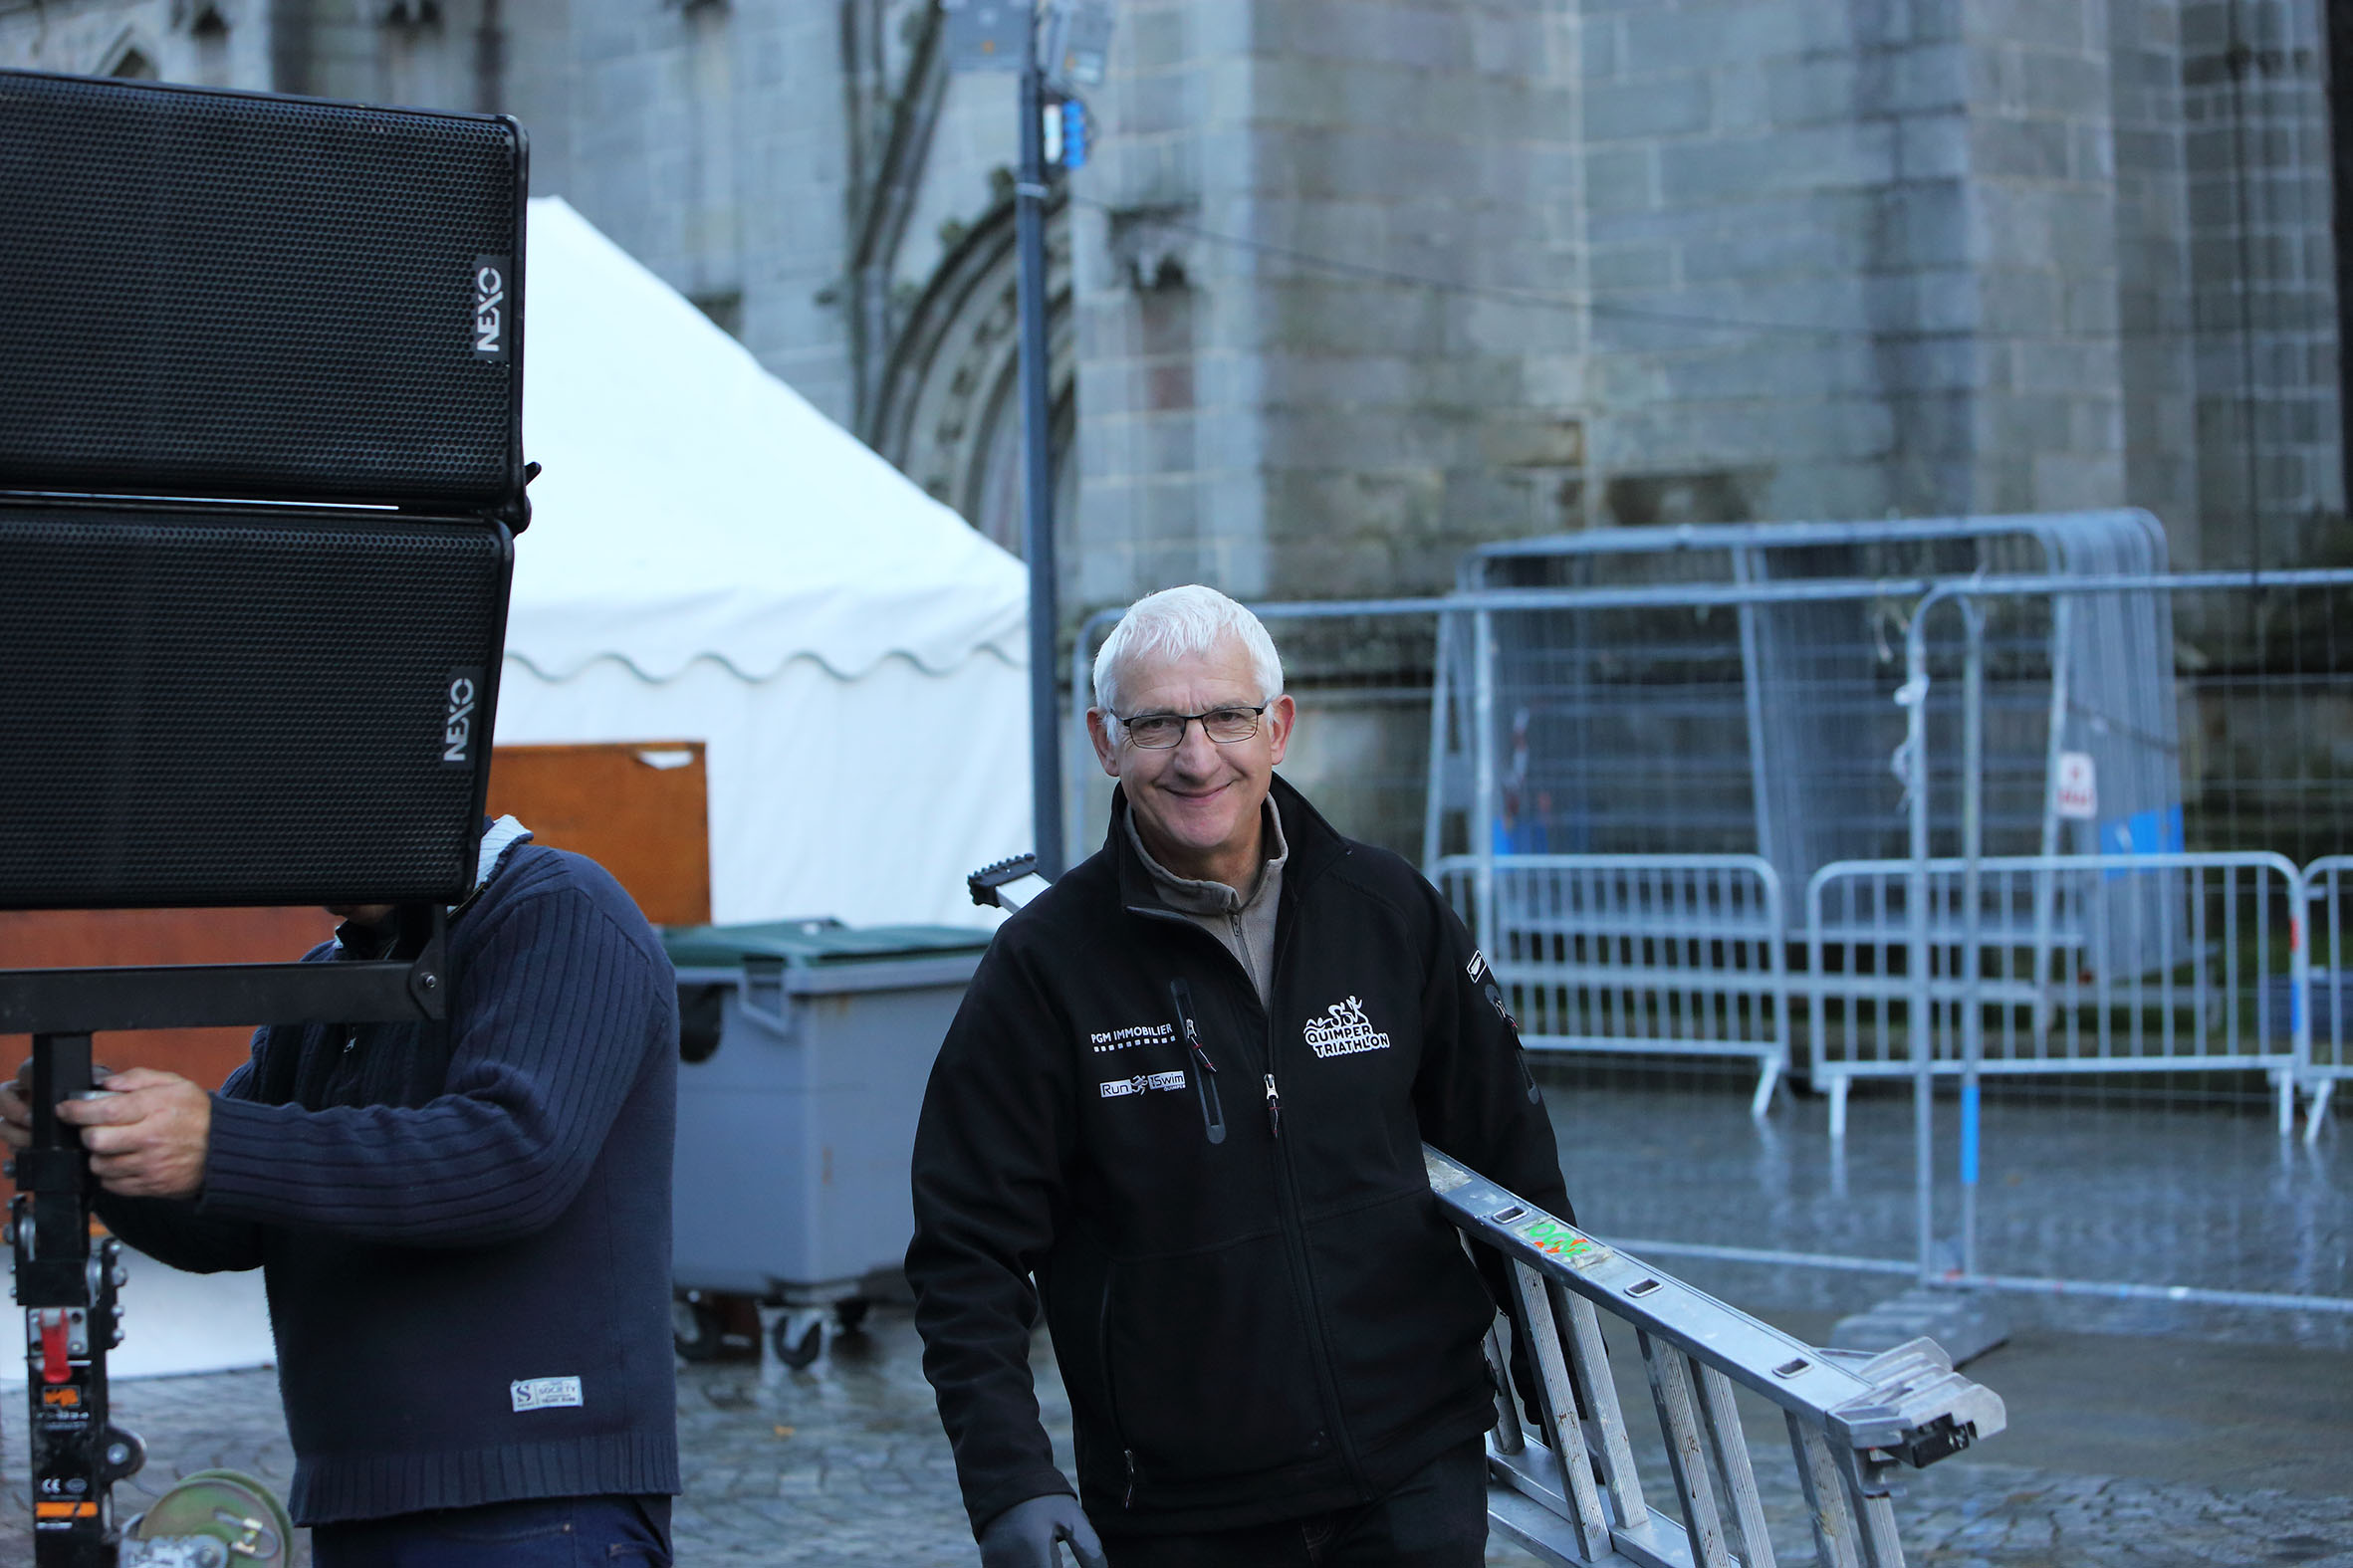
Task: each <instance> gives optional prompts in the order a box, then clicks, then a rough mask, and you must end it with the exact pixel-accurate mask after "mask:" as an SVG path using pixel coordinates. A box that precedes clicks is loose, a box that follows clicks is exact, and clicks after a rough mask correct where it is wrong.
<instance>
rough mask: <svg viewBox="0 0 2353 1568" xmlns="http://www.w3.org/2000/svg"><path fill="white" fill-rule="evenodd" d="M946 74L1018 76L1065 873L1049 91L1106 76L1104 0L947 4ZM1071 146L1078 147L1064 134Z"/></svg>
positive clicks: (1046, 791) (1039, 626)
mask: <svg viewBox="0 0 2353 1568" xmlns="http://www.w3.org/2000/svg"><path fill="white" fill-rule="evenodd" d="M942 9H943V10H944V11H945V12H946V13H947V51H948V63H949V67H950V69H951V70H958V71H1000V72H1002V71H1018V72H1019V73H1020V74H1021V90H1020V94H1019V99H1020V110H1019V114H1020V133H1021V135H1020V162H1019V164H1018V166H1017V168H1016V171H1015V175H1014V185H1013V201H1014V207H1013V219H1014V259H1015V264H1016V266H1017V268H1018V269H1019V275H1020V276H1019V282H1018V299H1019V302H1020V306H1021V329H1020V350H1021V406H1022V501H1023V516H1022V556H1023V559H1024V560H1027V561H1028V563H1029V567H1030V790H1031V800H1032V813H1033V815H1032V821H1033V825H1034V830H1035V833H1036V836H1037V845H1036V849H1037V855H1038V869H1039V871H1040V873H1041V874H1043V875H1044V876H1046V877H1047V878H1049V879H1050V880H1051V879H1052V878H1054V877H1058V876H1059V875H1061V873H1062V871H1063V869H1064V865H1063V858H1064V857H1063V846H1062V769H1061V704H1060V701H1059V698H1060V692H1059V681H1058V680H1057V679H1056V673H1057V671H1058V670H1059V668H1060V666H1059V662H1058V659H1057V645H1058V633H1059V629H1060V610H1059V600H1058V596H1057V593H1056V584H1057V577H1056V568H1055V555H1054V545H1055V540H1054V488H1055V487H1054V388H1053V385H1052V380H1051V375H1052V367H1051V365H1050V363H1049V360H1048V357H1047V352H1048V350H1047V335H1046V199H1047V196H1048V195H1049V193H1050V192H1049V190H1048V187H1047V183H1046V176H1047V164H1046V110H1047V100H1048V96H1049V93H1050V90H1059V91H1060V92H1061V93H1063V94H1064V95H1065V96H1066V95H1067V93H1068V92H1069V90H1070V89H1071V88H1072V87H1076V86H1080V85H1088V84H1092V83H1094V82H1099V81H1101V80H1102V72H1103V50H1104V47H1105V45H1106V44H1107V43H1108V41H1109V37H1110V9H1109V6H1108V4H1107V0H1049V3H1048V4H1047V5H1045V6H1044V8H1043V9H1041V8H1038V7H1036V6H1033V5H1032V4H1029V3H1026V0H1016V3H1007V0H942ZM1062 139H1063V144H1064V146H1065V148H1067V147H1069V146H1071V145H1073V143H1072V142H1071V141H1070V140H1069V139H1068V138H1062Z"/></svg>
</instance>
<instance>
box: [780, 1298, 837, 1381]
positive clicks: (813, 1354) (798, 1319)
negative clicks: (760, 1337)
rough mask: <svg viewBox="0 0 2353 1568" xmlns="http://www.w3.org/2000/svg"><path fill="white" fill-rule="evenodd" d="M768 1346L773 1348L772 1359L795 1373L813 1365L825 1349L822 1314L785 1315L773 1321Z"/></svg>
mask: <svg viewBox="0 0 2353 1568" xmlns="http://www.w3.org/2000/svg"><path fill="white" fill-rule="evenodd" d="M770 1343H771V1344H773V1345H774V1346H775V1347H776V1358H777V1360H779V1361H781V1362H783V1363H784V1364H785V1365H786V1366H788V1367H791V1368H792V1369H793V1370H794V1371H795V1372H799V1371H802V1370H803V1369H804V1368H807V1367H810V1366H814V1365H815V1364H816V1362H817V1358H818V1356H819V1354H820V1353H821V1352H823V1351H824V1348H825V1316H824V1313H823V1312H811V1311H796V1312H787V1313H786V1314H785V1315H784V1316H783V1317H780V1318H778V1319H777V1320H776V1328H775V1330H774V1331H773V1333H772V1335H771V1338H770Z"/></svg>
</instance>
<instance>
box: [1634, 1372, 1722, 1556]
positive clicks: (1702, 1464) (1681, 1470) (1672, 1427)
mask: <svg viewBox="0 0 2353 1568" xmlns="http://www.w3.org/2000/svg"><path fill="white" fill-rule="evenodd" d="M1634 1337H1635V1342H1636V1343H1637V1344H1639V1345H1640V1346H1641V1347H1642V1365H1643V1370H1644V1371H1646V1372H1647V1373H1649V1375H1650V1397H1651V1400H1652V1402H1653V1403H1654V1404H1656V1405H1657V1406H1658V1412H1659V1430H1660V1431H1661V1432H1662V1433H1664V1434H1665V1435H1666V1439H1667V1469H1668V1472H1669V1473H1670V1474H1672V1475H1673V1476H1674V1477H1675V1495H1676V1499H1677V1500H1678V1501H1679V1502H1681V1503H1682V1504H1683V1530H1684V1534H1685V1535H1686V1536H1687V1537H1688V1538H1689V1539H1690V1541H1691V1549H1692V1557H1693V1559H1694V1560H1695V1561H1696V1562H1697V1563H1698V1564H1699V1565H1700V1568H1732V1552H1731V1549H1730V1548H1729V1547H1727V1546H1726V1545H1725V1541H1724V1521H1723V1519H1722V1518H1721V1517H1720V1516H1719V1515H1718V1513H1717V1509H1716V1488H1715V1487H1714V1485H1713V1484H1711V1483H1710V1481H1709V1478H1708V1453H1707V1450H1706V1449H1705V1448H1704V1447H1702V1444H1701V1439H1700V1424H1699V1416H1698V1413H1697V1412H1696V1411H1695V1410H1694V1409H1693V1408H1692V1407H1693V1402H1692V1389H1691V1362H1690V1360H1689V1358H1687V1357H1685V1356H1684V1355H1682V1354H1681V1353H1680V1352H1678V1351H1676V1350H1675V1349H1674V1348H1673V1347H1672V1346H1667V1345H1662V1344H1660V1343H1659V1342H1658V1341H1657V1340H1656V1339H1654V1338H1652V1337H1651V1335H1650V1334H1649V1333H1647V1332H1645V1331H1643V1330H1641V1329H1637V1330H1635V1334H1634Z"/></svg>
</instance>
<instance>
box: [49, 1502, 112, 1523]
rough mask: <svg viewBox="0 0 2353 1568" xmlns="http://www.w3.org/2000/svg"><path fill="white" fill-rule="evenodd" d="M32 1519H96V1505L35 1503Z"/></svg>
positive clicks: (92, 1503) (90, 1503)
mask: <svg viewBox="0 0 2353 1568" xmlns="http://www.w3.org/2000/svg"><path fill="white" fill-rule="evenodd" d="M33 1517H34V1518H36V1519H95V1518H97V1517H98V1504H97V1503H95V1502H37V1503H35V1504H33Z"/></svg>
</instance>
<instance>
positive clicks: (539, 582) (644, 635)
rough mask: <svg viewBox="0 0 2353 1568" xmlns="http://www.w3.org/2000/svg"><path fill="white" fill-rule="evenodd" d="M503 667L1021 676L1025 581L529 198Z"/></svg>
mask: <svg viewBox="0 0 2353 1568" xmlns="http://www.w3.org/2000/svg"><path fill="white" fill-rule="evenodd" d="M529 245H530V253H529V254H530V259H529V268H528V271H527V273H526V275H525V288H526V290H527V293H526V296H525V311H526V320H525V334H526V336H525V338H524V347H525V354H526V365H527V368H526V372H525V373H526V382H525V390H524V399H523V435H524V450H525V452H526V454H527V455H528V456H530V457H531V458H532V459H533V460H534V461H536V462H539V463H541V464H543V465H545V472H543V473H542V474H541V475H540V477H539V478H538V479H537V480H536V481H534V482H533V484H532V487H531V500H532V526H531V528H530V530H529V531H528V532H527V533H525V534H524V536H523V537H522V539H521V540H519V541H518V542H517V544H516V547H515V593H514V604H513V608H512V610H511V612H510V615H509V619H508V627H507V653H508V655H509V657H512V658H519V659H521V660H523V661H524V662H525V663H527V664H529V665H530V666H531V667H532V668H533V669H534V670H536V671H538V672H539V673H540V674H541V675H543V676H545V677H547V678H549V679H555V680H561V679H564V678H565V677H568V676H570V675H573V674H576V673H578V671H579V670H580V669H581V668H582V667H583V666H585V665H587V664H588V663H589V662H590V661H592V660H595V659H598V658H607V657H609V658H616V659H619V660H622V661H623V662H625V663H627V664H628V665H629V666H630V667H631V668H633V669H634V670H636V671H637V673H638V674H640V675H641V676H644V677H646V678H647V679H651V680H664V679H667V678H669V677H671V676H674V675H676V674H677V673H678V672H679V671H680V670H682V669H684V668H685V667H686V665H687V664H689V663H690V662H692V661H693V660H695V659H698V658H712V659H716V660H719V661H721V662H723V663H724V664H726V665H727V666H729V667H730V668H732V669H733V670H734V671H735V672H736V673H737V674H739V675H741V676H743V677H744V678H746V679H748V680H765V679H767V678H769V677H770V676H773V675H775V674H776V673H777V672H778V671H779V670H780V669H782V668H783V667H784V666H785V665H786V664H787V663H788V662H790V661H791V660H793V659H796V658H812V659H816V660H817V661H819V662H821V663H822V664H824V667H825V668H826V669H828V670H830V671H831V672H832V673H833V674H835V675H836V676H840V677H842V678H844V679H853V678H855V677H857V676H859V675H862V674H864V673H865V672H866V671H868V670H869V669H871V668H872V667H873V666H874V665H875V664H876V663H877V662H879V661H881V660H883V659H886V658H890V657H892V656H894V655H897V656H903V657H905V658H908V659H911V660H913V661H914V662H915V663H916V664H917V665H919V666H921V667H922V668H924V669H926V670H930V671H933V672H935V673H936V672H940V671H945V670H948V669H952V668H954V667H955V666H956V665H958V664H960V663H962V662H963V661H964V660H965V659H967V658H969V657H971V656H972V655H973V654H974V653H976V652H981V651H986V652H989V653H991V654H994V655H995V656H997V657H999V658H1002V659H1004V660H1006V661H1008V662H1009V663H1014V664H1020V663H1022V662H1024V660H1025V648H1024V639H1023V617H1024V612H1025V606H1026V602H1027V593H1028V588H1027V577H1026V574H1025V572H1024V570H1023V567H1022V564H1021V562H1020V561H1019V560H1015V559H1014V558H1013V557H1012V556H1010V555H1008V554H1006V552H1005V551H1003V550H1001V549H1000V548H998V547H997V546H996V545H995V544H993V543H991V542H990V541H989V540H987V539H986V538H984V537H983V536H982V535H981V534H979V533H978V532H977V531H975V530H974V529H972V528H970V527H969V526H967V525H966V524H965V522H964V520H963V519H962V518H960V517H958V516H957V515H956V514H955V513H954V512H952V511H950V510H949V509H948V508H946V507H944V506H942V505H940V504H939V503H938V502H937V501H934V500H933V499H932V498H931V497H930V496H928V495H926V494H924V493H923V491H921V490H920V489H918V488H917V487H916V486H915V485H914V484H912V483H910V482H909V481H908V480H907V478H906V477H905V476H904V475H902V474H900V473H899V472H898V470H896V469H894V468H892V467H891V466H890V465H889V464H888V463H886V462H884V461H883V460H882V459H881V458H880V457H878V456H876V455H875V454H874V453H873V452H872V451H871V450H869V449H868V448H867V447H866V446H865V445H864V444H863V443H861V442H860V441H858V440H857V439H856V438H855V437H854V436H852V435H850V434H849V433H848V432H847V431H845V430H843V429H842V428H841V427H840V426H838V425H836V424H834V423H833V422H832V421H831V420H829V419H827V418H826V417H825V416H824V414H822V413H820V412H818V410H817V409H816V408H815V407H813V406H812V405H811V404H810V403H809V401H808V400H807V399H806V398H804V397H802V396H801V394H800V393H798V392H796V391H794V390H793V389H792V388H791V387H789V386H787V385H786V384H785V383H784V382H782V381H780V380H778V379H777V378H776V377H775V376H773V375H771V374H769V373H768V372H767V371H766V370H764V369H762V368H761V367H760V364H759V362H758V361H757V360H755V359H754V358H753V357H752V355H751V354H750V353H749V352H748V351H747V350H746V349H745V348H744V347H743V345H742V344H740V343H738V342H737V341H736V340H735V339H734V338H733V337H730V336H728V335H727V334H726V333H725V332H722V331H721V330H720V329H719V328H718V327H717V326H715V325H713V324H712V323H711V322H710V321H709V320H708V319H707V318H706V317H704V315H703V314H702V313H701V312H700V311H698V310H696V309H695V308H694V306H692V305H691V304H689V303H688V302H687V301H686V300H685V299H684V298H683V297H682V296H680V295H679V294H678V293H677V292H676V291H674V290H672V289H671V288H670V287H669V286H668V285H667V284H665V283H663V282H662V281H661V280H660V279H658V278H656V277H655V276H654V275H653V274H652V273H650V272H648V271H646V269H645V268H643V267H641V266H639V265H638V264H637V262H636V261H634V260H633V259H631V258H630V257H629V256H628V255H627V254H626V253H625V252H623V251H622V250H621V249H620V247H619V246H617V245H615V244H613V243H612V242H611V241H610V240H608V239H606V238H605V237H604V236H603V235H602V234H600V233H598V232H597V231H596V229H594V228H593V227H592V226H590V225H589V223H588V220H587V219H586V218H583V217H582V216H581V215H580V214H579V213H578V212H575V211H574V210H573V209H572V208H571V207H570V206H569V205H567V204H566V203H565V202H564V201H563V199H562V198H560V197H542V198H540V199H537V200H535V201H533V202H532V203H531V228H530V235H529Z"/></svg>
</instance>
